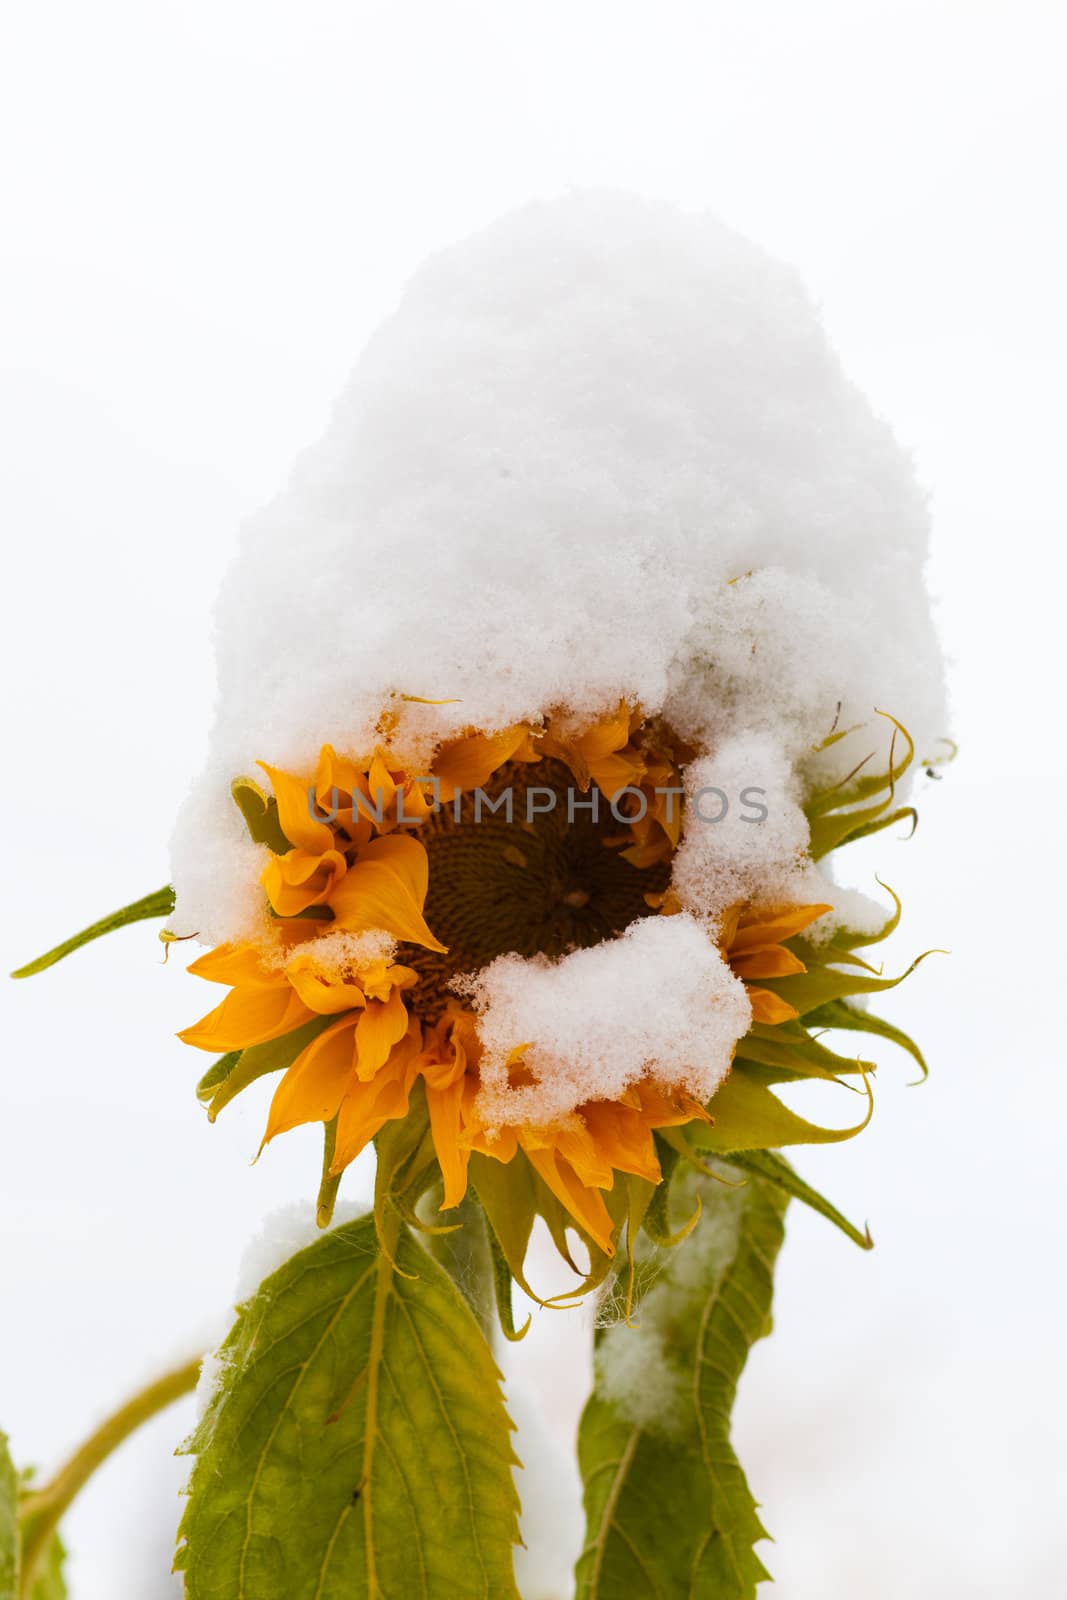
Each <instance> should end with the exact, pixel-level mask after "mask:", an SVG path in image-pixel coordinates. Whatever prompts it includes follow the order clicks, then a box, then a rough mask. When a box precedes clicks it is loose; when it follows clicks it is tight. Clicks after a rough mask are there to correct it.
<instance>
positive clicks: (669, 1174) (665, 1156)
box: [643, 1132, 701, 1250]
mask: <svg viewBox="0 0 1067 1600" xmlns="http://www.w3.org/2000/svg"><path fill="white" fill-rule="evenodd" d="M654 1138H655V1140H656V1154H657V1155H658V1156H659V1164H660V1171H661V1172H662V1174H663V1177H662V1180H661V1182H660V1183H659V1184H658V1185H657V1187H656V1191H655V1193H654V1194H653V1196H652V1199H651V1200H650V1201H649V1205H648V1210H647V1211H646V1212H645V1216H644V1222H643V1227H644V1230H645V1232H646V1233H647V1234H648V1237H649V1238H650V1239H651V1240H652V1242H653V1244H658V1245H660V1246H661V1247H662V1248H663V1249H665V1250H673V1249H674V1247H675V1246H676V1245H679V1244H681V1242H682V1240H683V1239H688V1237H689V1235H690V1234H691V1233H692V1231H693V1229H694V1228H695V1227H696V1225H697V1223H698V1222H699V1220H700V1210H701V1200H700V1196H699V1195H697V1200H696V1206H695V1208H694V1209H693V1211H692V1212H691V1214H690V1216H689V1218H688V1220H687V1221H685V1222H683V1223H682V1225H681V1227H680V1228H674V1227H672V1225H671V1189H672V1181H671V1180H672V1179H673V1177H674V1173H675V1170H676V1168H677V1166H678V1162H679V1160H680V1159H681V1152H680V1151H679V1150H677V1149H675V1147H674V1145H672V1144H668V1142H667V1140H666V1138H665V1137H664V1136H663V1134H662V1132H660V1133H657V1134H655V1135H654Z"/></svg>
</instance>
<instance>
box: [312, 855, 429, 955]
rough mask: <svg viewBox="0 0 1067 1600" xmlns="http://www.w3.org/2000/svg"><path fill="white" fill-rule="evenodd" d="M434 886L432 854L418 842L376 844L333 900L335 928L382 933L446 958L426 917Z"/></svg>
mask: <svg viewBox="0 0 1067 1600" xmlns="http://www.w3.org/2000/svg"><path fill="white" fill-rule="evenodd" d="M428 881H429V867H428V862H427V857H426V851H425V849H424V848H423V846H422V845H421V844H420V843H419V841H418V840H417V839H413V838H411V836H410V835H409V834H390V836H389V837H388V838H386V839H374V840H372V842H371V843H370V844H368V845H366V846H365V847H364V848H363V849H362V850H361V851H360V852H359V855H358V857H357V858H356V864H355V866H354V867H350V868H349V870H348V872H347V873H346V874H345V876H344V878H343V879H342V880H341V882H340V883H339V884H338V886H337V888H336V889H335V890H334V891H333V894H332V895H331V897H330V906H331V909H332V910H333V914H334V919H335V926H337V927H338V928H347V929H351V930H353V931H355V932H363V931H366V930H368V929H372V928H373V929H379V928H380V929H382V930H383V931H384V932H386V933H391V934H393V935H395V937H396V938H398V939H406V940H409V941H410V942H411V943H412V944H421V945H424V946H425V947H426V948H427V949H428V950H439V951H441V952H442V953H444V951H445V946H444V945H443V944H441V943H439V941H438V940H437V939H435V938H434V936H433V934H432V933H431V932H430V930H429V928H428V927H427V926H426V923H425V922H424V921H423V917H422V907H423V903H424V902H425V899H426V889H427V885H428Z"/></svg>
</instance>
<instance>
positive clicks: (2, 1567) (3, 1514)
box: [0, 1433, 19, 1600]
mask: <svg viewBox="0 0 1067 1600" xmlns="http://www.w3.org/2000/svg"><path fill="white" fill-rule="evenodd" d="M18 1496H19V1480H18V1474H17V1473H16V1471H15V1464H14V1462H13V1461H12V1459H11V1455H10V1452H9V1451H8V1448H7V1434H6V1433H0V1600H15V1597H16V1595H17V1593H18V1581H19V1521H18Z"/></svg>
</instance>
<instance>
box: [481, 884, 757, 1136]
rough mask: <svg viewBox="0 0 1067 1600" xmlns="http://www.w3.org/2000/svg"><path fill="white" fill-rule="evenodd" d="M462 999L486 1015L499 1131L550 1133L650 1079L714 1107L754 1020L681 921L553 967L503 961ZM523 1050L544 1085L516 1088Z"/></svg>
mask: <svg viewBox="0 0 1067 1600" xmlns="http://www.w3.org/2000/svg"><path fill="white" fill-rule="evenodd" d="M457 987H458V988H460V989H461V992H463V993H464V994H466V995H467V996H468V997H469V998H470V999H471V1000H472V1002H473V1004H474V1008H475V1010H476V1011H477V1012H478V1014H479V1025H478V1032H479V1035H480V1036H481V1039H482V1043H483V1045H484V1046H485V1054H484V1056H483V1058H482V1065H481V1075H482V1084H483V1107H484V1113H483V1114H484V1115H485V1116H486V1118H487V1119H489V1120H491V1121H493V1122H499V1123H500V1124H507V1123H514V1122H525V1121H532V1122H550V1121H551V1120H552V1119H553V1118H554V1117H557V1116H560V1115H563V1114H565V1113H566V1112H568V1111H570V1110H572V1109H573V1108H574V1107H575V1106H576V1105H579V1104H581V1102H582V1101H583V1100H591V1099H605V1100H610V1099H615V1098H617V1097H618V1096H619V1095H620V1094H621V1093H622V1092H623V1091H624V1090H625V1089H626V1088H628V1087H629V1086H630V1084H632V1083H635V1082H636V1081H637V1080H638V1079H640V1078H642V1077H644V1076H645V1075H646V1074H648V1073H651V1074H652V1075H653V1076H654V1077H655V1078H656V1079H657V1080H658V1081H659V1082H661V1083H663V1084H666V1085H670V1086H672V1087H677V1088H685V1089H688V1090H689V1091H690V1092H691V1093H692V1094H694V1095H695V1096H696V1097H697V1098H698V1099H700V1100H706V1099H708V1097H709V1096H710V1095H711V1094H713V1093H714V1091H715V1089H716V1088H717V1087H718V1085H719V1084H720V1083H721V1082H722V1080H723V1078H724V1077H725V1076H726V1074H727V1072H728V1071H729V1068H730V1061H731V1057H732V1053H733V1046H734V1044H735V1042H736V1040H738V1039H739V1038H740V1037H741V1035H742V1034H743V1033H745V1032H746V1031H747V1029H748V1025H749V1022H750V1021H751V1016H752V1010H751V1006H750V1005H749V1001H748V996H747V994H746V992H745V987H744V985H743V984H742V983H741V982H740V980H739V979H737V978H735V977H734V975H733V973H732V972H731V971H730V969H729V967H728V966H727V965H726V963H725V962H724V961H723V959H722V957H721V956H720V955H719V952H718V950H717V948H716V947H715V945H714V944H713V943H712V941H711V939H709V937H708V935H707V933H706V932H705V930H704V929H703V928H701V927H700V926H699V924H698V923H697V922H696V921H695V920H694V919H693V918H692V917H690V916H687V915H685V914H684V913H683V914H681V915H679V916H674V917H646V918H643V919H641V920H640V921H638V922H635V923H633V924H632V925H631V926H630V927H629V928H628V929H627V930H626V932H625V933H624V934H623V935H622V936H621V937H620V938H618V939H615V940H611V941H607V942H605V943H602V944H598V945H593V946H591V947H590V948H589V949H586V950H577V951H575V952H574V953H573V954H572V955H569V956H566V957H564V959H563V960H561V961H557V962H549V961H546V960H541V961H524V960H523V959H521V958H520V957H519V956H500V957H499V958H498V959H497V960H496V961H494V962H492V963H491V964H490V965H489V966H488V967H486V968H484V969H483V970H482V971H481V972H479V973H474V974H471V975H470V976H469V977H468V978H466V979H464V980H462V981H461V982H460V983H459V984H458V985H457ZM522 1045H526V1046H528V1048H527V1049H526V1051H525V1053H524V1055H523V1058H522V1059H523V1064H524V1065H525V1066H527V1067H528V1068H529V1069H530V1071H531V1072H532V1073H533V1075H534V1077H535V1078H536V1079H537V1082H536V1083H535V1084H532V1085H530V1086H529V1087H527V1088H509V1087H508V1073H507V1063H508V1058H509V1056H510V1055H511V1054H512V1052H513V1051H514V1050H515V1049H516V1048H517V1047H519V1046H522Z"/></svg>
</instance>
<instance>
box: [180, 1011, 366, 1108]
mask: <svg viewBox="0 0 1067 1600" xmlns="http://www.w3.org/2000/svg"><path fill="white" fill-rule="evenodd" d="M336 1021H337V1018H336V1017H312V1018H311V1020H310V1021H309V1022H305V1023H302V1024H301V1026H300V1027H299V1028H294V1029H293V1031H292V1032H291V1033H283V1034H282V1036H281V1038H279V1039H268V1040H267V1042H266V1044H253V1045H249V1047H248V1049H247V1050H238V1051H231V1052H230V1055H226V1056H220V1057H219V1060H218V1061H216V1062H215V1064H214V1066H213V1067H209V1069H208V1072H207V1073H206V1074H205V1078H206V1077H210V1075H211V1074H212V1073H213V1072H215V1071H217V1070H219V1069H220V1068H221V1067H222V1063H223V1062H224V1061H230V1060H231V1057H233V1056H236V1060H234V1061H233V1062H232V1065H231V1066H230V1067H229V1068H228V1069H227V1070H226V1072H225V1075H220V1077H219V1079H218V1082H217V1084H216V1086H215V1088H214V1092H213V1093H212V1096H211V1100H210V1103H209V1104H208V1108H207V1116H208V1121H209V1122H214V1120H215V1118H216V1117H217V1116H218V1114H219V1112H220V1111H221V1110H222V1109H223V1107H224V1106H228V1105H229V1103H230V1101H231V1100H235V1099H236V1098H237V1096H238V1095H239V1094H240V1093H241V1091H242V1089H247V1088H248V1086H249V1084H250V1083H255V1082H256V1080H257V1079H258V1078H264V1077H266V1075H267V1073H268V1072H281V1071H283V1069H284V1068H286V1067H291V1066H292V1064H293V1062H294V1061H295V1060H296V1058H297V1056H298V1055H299V1054H300V1052H301V1050H306V1049H307V1047H308V1045H309V1044H310V1043H311V1041H312V1040H313V1039H317V1038H318V1036H319V1034H320V1033H324V1032H325V1030H326V1029H327V1028H328V1027H329V1026H330V1024H331V1022H336ZM205 1078H201V1080H200V1082H199V1083H198V1084H197V1086H196V1092H197V1095H198V1096H199V1097H200V1098H201V1099H205V1098H206V1095H201V1092H200V1091H201V1089H202V1088H203V1087H204V1082H205Z"/></svg>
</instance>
